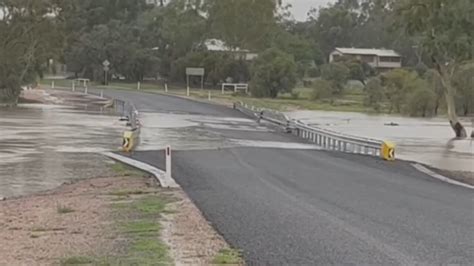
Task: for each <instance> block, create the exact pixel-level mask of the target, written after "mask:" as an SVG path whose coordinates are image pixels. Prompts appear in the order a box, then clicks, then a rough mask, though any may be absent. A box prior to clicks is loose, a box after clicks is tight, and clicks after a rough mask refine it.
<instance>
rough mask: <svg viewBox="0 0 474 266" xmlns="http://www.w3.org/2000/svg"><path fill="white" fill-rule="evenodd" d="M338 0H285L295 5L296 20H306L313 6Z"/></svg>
mask: <svg viewBox="0 0 474 266" xmlns="http://www.w3.org/2000/svg"><path fill="white" fill-rule="evenodd" d="M335 1H336V0H284V3H285V4H291V5H292V6H293V8H292V12H293V16H294V17H295V19H296V20H299V21H305V20H306V18H307V14H308V11H309V10H310V9H311V8H312V7H320V6H326V5H327V4H328V3H334V2H335Z"/></svg>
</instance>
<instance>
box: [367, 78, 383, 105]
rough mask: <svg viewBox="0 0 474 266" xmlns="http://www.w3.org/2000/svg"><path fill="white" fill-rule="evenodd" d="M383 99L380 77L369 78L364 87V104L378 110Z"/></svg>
mask: <svg viewBox="0 0 474 266" xmlns="http://www.w3.org/2000/svg"><path fill="white" fill-rule="evenodd" d="M383 100H384V88H383V86H382V81H381V80H380V78H378V77H375V78H371V79H369V81H368V82H367V85H366V87H365V105H367V106H371V107H373V108H374V110H375V111H377V112H380V109H381V108H382V102H383Z"/></svg>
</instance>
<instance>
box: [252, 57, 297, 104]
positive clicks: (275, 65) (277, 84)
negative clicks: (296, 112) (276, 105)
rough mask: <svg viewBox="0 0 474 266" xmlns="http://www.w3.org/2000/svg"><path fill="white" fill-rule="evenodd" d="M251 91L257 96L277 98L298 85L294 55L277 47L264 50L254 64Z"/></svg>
mask: <svg viewBox="0 0 474 266" xmlns="http://www.w3.org/2000/svg"><path fill="white" fill-rule="evenodd" d="M251 83H252V86H251V88H252V89H251V92H252V95H253V96H255V97H271V98H276V97H277V96H278V94H279V93H282V92H289V91H291V89H293V88H294V86H295V85H296V64H295V61H294V60H293V57H291V56H290V55H288V54H286V53H284V52H282V51H280V50H278V49H276V48H270V49H268V50H266V51H264V52H263V53H262V54H261V55H260V56H259V57H258V58H257V59H256V60H255V62H254V64H253V65H252V82H251Z"/></svg>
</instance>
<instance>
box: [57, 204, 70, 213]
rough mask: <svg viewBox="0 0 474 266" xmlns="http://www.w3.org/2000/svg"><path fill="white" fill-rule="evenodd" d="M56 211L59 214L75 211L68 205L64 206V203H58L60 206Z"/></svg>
mask: <svg viewBox="0 0 474 266" xmlns="http://www.w3.org/2000/svg"><path fill="white" fill-rule="evenodd" d="M56 211H57V212H58V213H59V214H67V213H72V212H75V210H74V209H72V208H69V207H67V206H62V205H58V207H57V208H56Z"/></svg>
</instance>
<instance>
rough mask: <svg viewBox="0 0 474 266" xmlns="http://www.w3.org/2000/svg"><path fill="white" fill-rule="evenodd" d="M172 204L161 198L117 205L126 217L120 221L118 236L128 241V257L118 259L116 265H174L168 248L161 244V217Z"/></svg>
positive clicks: (146, 198) (145, 198)
mask: <svg viewBox="0 0 474 266" xmlns="http://www.w3.org/2000/svg"><path fill="white" fill-rule="evenodd" d="M168 202H169V200H168V199H167V198H166V197H163V196H160V195H153V196H151V195H150V196H142V198H139V199H135V200H133V201H132V202H129V203H120V204H114V206H116V207H119V209H117V211H118V212H119V213H120V214H121V215H122V217H123V215H124V214H125V216H126V217H133V218H132V219H131V218H124V219H122V220H118V221H117V223H118V231H119V234H122V235H124V237H126V238H127V239H129V241H128V247H127V254H125V255H124V256H121V257H118V258H115V262H114V263H113V264H114V265H171V264H172V263H171V261H172V260H171V258H170V257H169V252H168V247H167V246H166V245H165V244H164V243H163V242H162V241H161V240H160V231H161V229H162V228H161V224H160V222H159V220H160V218H161V214H162V213H164V212H166V211H167V210H166V205H167V203H168Z"/></svg>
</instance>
